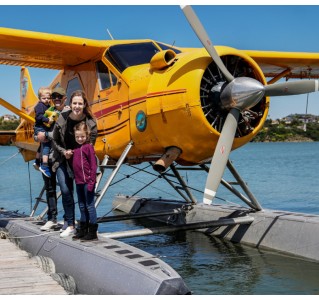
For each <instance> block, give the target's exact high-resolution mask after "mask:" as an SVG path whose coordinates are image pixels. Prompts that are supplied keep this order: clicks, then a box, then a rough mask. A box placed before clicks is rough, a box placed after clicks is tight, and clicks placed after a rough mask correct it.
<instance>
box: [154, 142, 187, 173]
mask: <svg viewBox="0 0 319 300" xmlns="http://www.w3.org/2000/svg"><path fill="white" fill-rule="evenodd" d="M181 153H182V150H181V149H179V148H177V147H175V146H171V147H168V148H166V152H165V153H164V154H163V156H162V157H161V158H160V159H159V160H158V161H157V162H156V163H155V164H154V166H153V169H154V170H155V171H157V172H159V173H163V172H164V171H165V170H166V169H167V168H168V167H169V166H170V165H171V164H172V163H173V161H174V160H176V159H177V158H178V157H179V155H180V154H181Z"/></svg>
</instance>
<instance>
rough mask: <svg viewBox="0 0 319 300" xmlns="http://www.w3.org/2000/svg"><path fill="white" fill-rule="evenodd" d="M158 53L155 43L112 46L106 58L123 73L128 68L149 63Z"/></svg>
mask: <svg viewBox="0 0 319 300" xmlns="http://www.w3.org/2000/svg"><path fill="white" fill-rule="evenodd" d="M157 52H159V49H158V48H157V47H156V46H155V45H154V44H153V43H151V42H145V43H139V44H125V45H115V46H111V47H110V48H109V49H108V50H107V51H106V53H105V57H106V58H107V59H108V60H109V61H110V62H111V63H112V64H113V65H114V67H116V68H117V69H118V70H119V71H120V72H123V71H124V70H125V69H126V68H128V67H131V66H136V65H142V64H147V63H149V62H150V61H151V59H152V57H153V56H154V54H156V53H157Z"/></svg>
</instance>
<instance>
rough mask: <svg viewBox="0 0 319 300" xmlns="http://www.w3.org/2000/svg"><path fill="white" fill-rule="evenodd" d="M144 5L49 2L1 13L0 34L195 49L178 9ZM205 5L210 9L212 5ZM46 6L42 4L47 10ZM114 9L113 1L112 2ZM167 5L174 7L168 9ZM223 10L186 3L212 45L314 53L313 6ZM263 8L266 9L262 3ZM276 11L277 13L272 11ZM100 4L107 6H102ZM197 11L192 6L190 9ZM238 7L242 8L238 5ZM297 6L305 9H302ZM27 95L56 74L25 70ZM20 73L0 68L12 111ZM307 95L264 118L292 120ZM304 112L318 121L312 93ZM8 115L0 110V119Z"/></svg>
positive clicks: (316, 9)
mask: <svg viewBox="0 0 319 300" xmlns="http://www.w3.org/2000/svg"><path fill="white" fill-rule="evenodd" d="M157 2H159V1H152V3H154V5H142V4H139V2H138V1H137V2H134V3H136V4H137V5H128V4H126V3H125V2H121V1H117V2H116V3H118V5H100V4H101V3H100V2H99V1H96V0H92V1H90V4H92V5H88V4H86V5H73V3H72V2H68V1H61V0H58V1H55V3H58V4H61V3H63V4H65V5H50V4H49V5H43V6H38V5H34V4H32V3H31V4H32V5H30V4H28V5H20V4H19V2H15V0H13V2H12V1H10V3H12V4H13V5H10V6H7V5H1V6H0V11H1V18H0V27H8V28H16V29H25V30H32V31H39V32H48V33H56V34H63V35H71V36H79V37H87V38H91V39H101V40H104V39H109V38H110V37H109V35H108V32H107V31H108V30H109V31H110V33H111V34H112V36H113V37H114V38H115V39H144V38H150V39H154V40H156V41H160V42H164V43H167V44H174V45H176V46H180V47H202V45H201V43H200V41H199V40H198V38H197V36H196V35H195V33H194V32H193V31H192V29H191V27H190V25H189V23H188V21H187V20H186V18H185V16H184V14H183V12H182V10H181V8H180V6H179V4H184V3H183V2H171V3H172V4H170V3H169V1H161V3H164V5H158V4H157ZM212 2H213V1H210V3H212ZM49 3H50V2H49ZM112 3H114V1H112ZM174 3H175V4H174ZM223 3H224V4H226V5H222V6H220V5H207V4H205V2H204V3H202V2H197V1H195V4H192V1H187V4H192V6H193V9H194V11H195V12H196V14H197V16H198V17H199V19H200V20H201V22H202V24H203V26H204V27H205V29H206V31H207V33H208V35H209V36H210V39H211V41H212V42H213V44H214V45H224V46H230V47H233V48H237V49H249V50H273V51H292V52H319V38H318V35H319V33H318V28H319V27H318V21H317V20H318V16H319V6H313V5H301V4H300V3H298V2H293V0H291V3H297V4H298V5H292V6H290V5H289V6H288V5H285V2H276V3H275V4H276V5H274V4H271V5H264V4H263V2H259V3H261V4H259V5H256V6H252V5H249V1H248V2H243V1H238V3H241V5H235V4H234V3H232V2H227V0H226V2H225V1H223ZM267 3H271V1H267ZM278 3H279V4H280V3H281V5H277V4H278ZM103 4H107V1H105V2H103ZM197 4H200V5H197ZM243 4H244V5H243ZM303 4H308V2H307V1H305V2H303ZM29 71H30V74H31V79H32V83H33V87H34V90H35V91H37V90H38V88H39V87H40V86H46V85H49V84H50V83H51V81H52V80H53V78H54V77H55V75H56V74H57V71H52V70H45V69H37V68H29ZM19 78H20V67H13V66H3V65H0V97H1V98H3V99H4V100H6V101H8V102H9V103H11V104H12V105H14V106H16V107H20V99H19V97H20V96H19V95H20V91H19ZM306 104H307V95H299V96H289V97H288V96H286V97H272V98H271V100H270V111H269V115H268V117H270V118H271V119H277V118H282V117H285V116H287V115H289V114H294V113H305V112H306ZM307 112H308V113H309V114H314V115H319V93H312V94H309V96H308V107H307ZM7 113H9V114H12V113H11V112H9V111H8V110H7V109H5V108H4V107H2V106H0V116H2V115H4V114H7Z"/></svg>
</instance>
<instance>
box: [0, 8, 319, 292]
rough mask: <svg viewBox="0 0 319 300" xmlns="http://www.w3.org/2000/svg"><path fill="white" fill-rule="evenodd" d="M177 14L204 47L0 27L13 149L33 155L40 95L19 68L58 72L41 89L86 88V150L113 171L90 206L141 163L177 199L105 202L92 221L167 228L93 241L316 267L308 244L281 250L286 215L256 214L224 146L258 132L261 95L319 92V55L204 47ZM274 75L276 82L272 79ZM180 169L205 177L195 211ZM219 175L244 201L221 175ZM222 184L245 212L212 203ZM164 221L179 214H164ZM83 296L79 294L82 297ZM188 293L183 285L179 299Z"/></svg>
mask: <svg viewBox="0 0 319 300" xmlns="http://www.w3.org/2000/svg"><path fill="white" fill-rule="evenodd" d="M182 10H183V12H184V14H185V16H186V18H187V20H188V22H189V23H190V25H191V27H192V28H193V30H194V31H195V33H196V34H197V36H198V38H199V39H200V41H201V42H202V44H203V46H204V48H200V49H197V48H179V47H175V46H169V45H167V44H164V43H161V42H157V41H154V40H113V39H111V40H91V39H87V38H79V37H71V36H63V35H56V34H48V33H40V32H31V31H26V30H18V29H9V28H0V63H1V64H6V65H14V66H21V67H22V68H21V78H20V87H21V108H20V109H18V108H16V107H13V106H12V105H11V104H10V103H8V102H7V101H5V99H2V98H0V104H2V105H4V106H5V107H6V108H7V109H9V110H11V111H12V112H13V113H15V114H17V115H19V116H20V117H21V123H20V125H19V127H18V128H17V129H16V131H15V138H14V144H15V145H16V146H17V147H18V148H19V149H21V154H22V155H23V157H24V159H25V161H29V160H33V159H34V157H35V152H36V150H37V148H38V144H37V143H35V142H34V140H33V123H34V110H33V108H34V106H35V104H36V103H37V101H38V99H37V97H36V95H35V93H34V91H33V89H32V84H31V79H30V76H29V73H28V70H27V67H37V68H46V69H54V70H60V72H59V73H58V75H57V76H56V78H55V79H54V80H53V81H52V83H51V85H50V86H51V88H54V87H56V86H62V87H63V88H64V89H65V90H66V91H67V95H68V97H69V96H70V95H71V93H72V92H73V91H74V90H77V89H82V90H84V91H85V92H86V94H87V96H88V98H89V99H90V101H91V102H90V105H91V109H92V111H93V113H94V115H95V117H96V119H97V124H98V138H97V141H96V144H95V150H96V154H97V156H98V158H99V160H100V170H101V176H102V175H103V173H104V170H105V169H107V168H111V169H112V171H111V174H110V175H109V177H108V178H107V181H106V183H105V184H104V186H103V187H102V189H101V190H99V192H97V197H96V205H99V203H100V201H101V200H102V198H103V196H104V194H105V192H106V191H107V190H108V188H109V186H110V184H111V182H112V181H113V179H114V177H115V176H116V174H117V172H118V170H119V169H120V167H121V166H122V165H123V164H126V165H138V164H140V163H144V162H149V163H151V164H152V166H153V168H154V170H155V171H157V172H158V173H159V174H160V175H161V177H162V178H164V179H166V180H167V181H168V182H170V184H171V185H172V187H173V188H175V190H176V191H177V192H178V193H179V194H180V195H181V197H182V198H184V200H185V201H184V202H183V201H182V204H176V202H172V203H169V201H165V202H161V201H151V199H150V201H145V199H142V200H143V202H141V199H139V198H138V197H120V196H119V197H116V199H115V204H114V205H118V203H121V204H123V207H124V208H123V211H124V212H125V213H126V214H125V215H120V216H115V217H106V218H101V220H100V221H101V222H102V221H110V220H116V218H118V220H120V219H124V218H125V217H126V218H134V216H135V217H139V218H141V217H154V218H156V219H158V220H162V221H164V222H166V223H167V222H168V220H170V223H171V225H172V226H170V227H167V226H166V227H163V228H158V229H152V230H150V229H147V230H144V231H143V230H139V231H138V232H135V231H134V230H132V231H130V232H122V233H114V234H112V233H110V234H100V236H101V238H103V237H104V238H106V239H109V238H111V240H112V239H115V238H119V237H121V238H125V237H130V236H134V235H146V234H152V233H153V234H154V233H158V232H167V231H169V230H185V229H199V230H202V231H204V232H206V233H208V232H209V233H210V234H215V235H217V236H221V237H224V238H227V239H229V240H232V241H235V242H239V241H240V242H243V243H246V244H250V245H253V246H256V247H257V246H258V247H265V248H273V249H276V250H278V251H281V252H286V253H290V254H293V255H297V256H301V257H307V258H309V259H313V260H319V256H318V251H315V249H314V247H311V246H309V245H308V246H307V250H305V248H303V250H300V251H299V250H298V249H297V248H298V247H295V248H293V249H295V252H293V253H292V252H291V251H290V250H288V249H292V247H291V245H290V244H289V245H287V243H285V242H283V241H282V240H281V238H280V237H279V236H282V235H279V234H278V232H279V229H278V228H279V227H281V230H282V232H286V231H290V230H292V229H291V226H290V224H289V222H288V221H287V219H286V218H285V216H284V215H285V214H283V215H280V216H279V215H276V214H275V213H274V212H272V211H267V210H264V209H262V207H261V205H260V204H259V202H258V201H257V199H256V198H255V197H254V195H253V194H252V192H251V191H250V190H249V189H248V187H247V185H246V184H245V182H244V181H243V180H242V178H241V177H240V175H239V174H238V172H237V171H236V170H235V168H234V166H233V165H232V163H231V162H230V160H229V154H230V152H231V151H232V150H234V149H237V148H239V147H242V146H244V145H245V144H247V143H249V142H250V141H251V140H252V139H253V138H254V137H255V136H256V135H257V134H258V132H259V131H260V130H261V129H262V127H263V124H264V122H265V120H266V118H267V115H268V111H269V105H270V97H273V96H274V97H275V96H285V95H286V96H289V95H297V94H307V93H311V92H316V91H318V80H317V79H316V78H318V77H319V54H318V53H300V52H298V53H293V52H277V51H255V50H238V49H234V48H231V47H225V46H214V45H213V43H212V41H211V40H210V38H209V37H208V35H207V33H206V31H205V29H204V27H203V26H202V24H201V23H200V21H199V19H198V18H197V16H196V14H195V13H194V11H193V9H192V8H191V7H190V6H183V7H182ZM267 79H268V80H267ZM280 79H286V81H284V82H278V81H279V80H280ZM289 79H302V80H298V81H297V80H292V81H291V80H289ZM208 164H210V167H208V166H207V165H208ZM183 168H187V169H192V168H197V169H198V168H200V169H202V170H204V171H206V172H207V173H208V175H207V180H206V186H205V190H204V196H203V201H202V203H198V201H197V200H196V199H195V198H194V197H193V195H192V193H191V191H190V189H188V187H187V185H186V184H185V182H184V180H183V178H182V176H180V174H179V169H183ZM226 168H228V169H229V170H230V172H231V173H232V174H233V176H234V177H235V178H236V180H237V183H238V184H239V185H240V187H241V188H242V190H243V191H244V192H245V194H246V195H244V194H243V193H242V192H240V191H238V190H237V189H235V188H234V186H233V185H232V184H231V183H229V182H226V181H225V180H224V179H223V178H222V177H223V174H224V171H225V169H226ZM168 171H171V172H173V175H174V177H175V178H177V180H178V182H179V184H180V187H181V188H179V187H177V186H176V185H174V184H173V183H172V181H170V179H169V176H168ZM100 178H101V177H99V180H100ZM99 182H100V181H99ZM220 184H222V185H224V186H225V187H226V188H227V189H229V190H230V191H231V192H233V194H234V195H236V196H237V197H239V198H240V199H241V200H242V201H243V202H244V203H245V204H246V205H248V208H247V207H243V208H242V209H238V208H235V209H234V208H231V207H224V206H218V205H214V203H213V200H214V198H215V196H216V193H217V190H218V187H219V185H220ZM185 203H186V204H187V205H185ZM33 214H34V211H33V212H32V215H33ZM44 214H45V212H44V213H43V214H42V215H41V217H43V216H44ZM172 214H173V215H174V214H175V215H177V216H178V217H177V218H169V216H172ZM289 217H290V219H294V218H295V219H294V220H295V221H296V222H295V223H298V220H300V219H302V221H303V222H306V221H307V216H306V215H305V216H300V215H299V216H293V215H289ZM298 218H299V219H298ZM172 220H174V221H172ZM275 220H276V221H275ZM312 220H314V219H312ZM316 220H317V221H316V222H317V223H316V224H315V225H312V226H316V230H319V218H318V219H316ZM273 223H276V224H277V225H276V226H274V225H273ZM306 223H307V222H306ZM207 228H208V229H207ZM212 228H214V230H212ZM225 228H226V229H225ZM34 230H35V231H36V230H38V231H39V229H38V228H37V229H34ZM302 230H305V232H304V233H305V234H304V239H305V240H300V239H302V237H300V238H299V239H298V240H297V241H295V243H307V242H306V239H307V237H309V234H308V233H306V228H304V229H302ZM273 232H274V233H273ZM266 233H267V234H266ZM282 234H284V233H282ZM318 236H319V235H318V234H317V239H318ZM25 243H27V242H25ZM70 243H71V242H70ZM29 247H30V248H32V247H33V248H34V246H29ZM82 247H83V246H82ZM39 248H40V246H39ZM289 251H290V252H289ZM37 253H38V252H37ZM55 259H57V258H56V257H55ZM55 262H56V261H55ZM56 263H57V262H56ZM61 265H62V263H61ZM60 268H62V267H60ZM77 280H80V279H77ZM114 284H115V283H114ZM87 289H88V287H86V290H85V292H86V293H88V292H90V291H88V290H87ZM104 292H105V293H110V290H107V291H104ZM113 292H114V291H113ZM121 292H123V290H121ZM135 292H136V291H135ZM143 292H145V291H143ZM152 292H153V291H152ZM174 292H175V291H174ZM174 292H173V290H169V293H174ZM186 292H187V289H186V288H185V287H182V288H180V289H179V291H178V293H186Z"/></svg>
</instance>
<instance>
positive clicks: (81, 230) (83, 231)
mask: <svg viewBox="0 0 319 300" xmlns="http://www.w3.org/2000/svg"><path fill="white" fill-rule="evenodd" d="M88 229H89V224H88V223H86V222H80V223H79V227H78V228H77V229H76V234H75V235H74V236H72V240H78V239H82V238H83V237H85V236H86V235H87V233H88Z"/></svg>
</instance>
